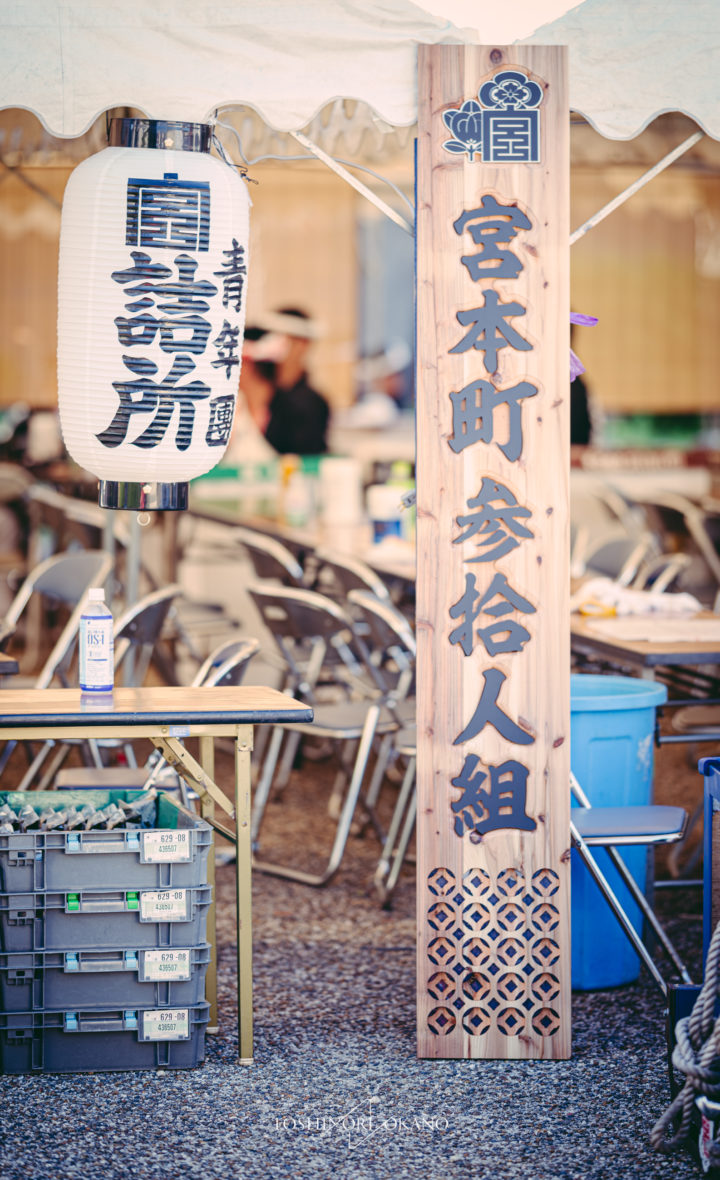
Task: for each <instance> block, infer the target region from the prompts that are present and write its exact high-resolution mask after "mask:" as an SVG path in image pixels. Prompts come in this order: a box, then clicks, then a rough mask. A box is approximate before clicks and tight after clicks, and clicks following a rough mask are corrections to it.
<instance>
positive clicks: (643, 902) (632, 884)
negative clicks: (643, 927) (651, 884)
mask: <svg viewBox="0 0 720 1180" xmlns="http://www.w3.org/2000/svg"><path fill="white" fill-rule="evenodd" d="M605 851H606V852H607V854H608V856H609V857H610V859H611V861H612V863H613V864H614V865H615V868H616V869H617V871H618V873H619V874H620V876H621V877H622V879H623V881H624V882H625V884H626V886H627V888H628V889H629V891H630V892H631V893H632V895H633V898H634V900H635V901H636V902H637V904H638V905H639V907H640V909H641V910H642V912H643V915H644V917H645V919H646V921H647V922H649V924H650V926H651V927H652V929H653V932H654V933H655V936H656V937H657V938H658V940H659V941H660V942H661V944H662V946H663V948H664V950H665V952H666V954H667V955H668V957H669V958H670V959H672V962H673V963H674V965H675V966H676V967H677V969H678V971H679V972H680V976H681V978H682V981H683V983H692V979H691V977H690V975H689V974H688V971H687V968H686V966H685V964H684V963H683V961H682V959H681V958H680V955H679V954H678V952H677V950H676V949H675V947H674V946H673V944H672V942H671V941H670V939H669V938H668V935H667V932H666V931H665V929H664V928H663V926H662V925H661V924H660V922H659V921H658V918H657V915H656V913H655V911H654V910H653V908H652V906H651V905H649V904H648V901H647V898H646V897H645V894H644V893H643V891H642V889H639V888H638V884H637V882H636V880H635V878H634V877H633V875H632V873H631V872H630V870H629V869H628V867H627V865H626V864H625V861H624V860H623V858H622V857H621V855H620V853H619V852H618V850H617V848H613V847H612V846H611V845H608V847H607V848H606V850H605ZM633 929H634V927H633Z"/></svg>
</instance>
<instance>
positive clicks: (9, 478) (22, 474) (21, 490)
mask: <svg viewBox="0 0 720 1180" xmlns="http://www.w3.org/2000/svg"><path fill="white" fill-rule="evenodd" d="M34 482H35V481H34V479H33V477H32V475H30V472H29V471H26V470H25V468H24V467H21V466H20V464H19V463H0V504H12V503H13V502H14V501H16V500H22V499H23V498H24V497H25V495H26V493H27V492H28V490H29V489H30V488H31V487H32V485H33V483H34Z"/></svg>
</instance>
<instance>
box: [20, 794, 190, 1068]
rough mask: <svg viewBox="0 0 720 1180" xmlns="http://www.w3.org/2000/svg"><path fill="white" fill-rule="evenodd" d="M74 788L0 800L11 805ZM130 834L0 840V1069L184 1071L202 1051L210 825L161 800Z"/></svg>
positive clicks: (109, 797)
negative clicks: (161, 1069)
mask: <svg viewBox="0 0 720 1180" xmlns="http://www.w3.org/2000/svg"><path fill="white" fill-rule="evenodd" d="M77 798H78V796H77V795H76V793H74V792H48V793H42V794H41V793H39V792H29V793H28V794H27V795H26V796H21V795H20V794H19V793H17V792H13V793H7V792H0V806H2V804H3V803H5V802H7V803H9V805H10V806H11V807H13V809H14V810H16V811H17V810H19V807H21V806H22V803H23V800H24V799H26V800H27V801H28V802H30V803H31V804H32V805H33V807H34V808H35V809H36V810H38V809H39V808H40V807H45V806H48V805H50V806H52V807H54V808H57V809H59V808H61V807H63V806H67V805H68V804H69V803H70V802H76V801H77ZM120 800H123V801H125V802H134V803H135V804H136V805H139V810H140V812H141V816H142V821H141V822H142V826H140V827H130V826H125V827H116V828H113V829H112V830H110V831H103V830H92V831H82V830H81V831H78V830H73V831H58V830H53V831H33V830H28V831H25V832H18V831H15V832H4V833H0V1073H7V1074H14V1073H26V1072H30V1071H38V1072H43V1073H54V1072H61V1073H73V1072H78V1071H84V1070H120V1069H151V1068H154V1067H158V1066H161V1067H163V1068H166V1069H187V1068H190V1067H192V1066H195V1065H197V1064H199V1062H201V1061H202V1060H203V1058H204V1053H205V1026H206V1024H207V1022H208V1016H209V1005H208V1004H207V1003H206V1002H205V973H206V970H207V965H208V963H209V961H210V947H209V945H208V943H207V942H206V940H205V927H206V920H207V913H208V909H209V906H210V902H211V887H210V886H209V884H208V876H207V859H208V851H209V849H210V845H211V841H212V831H211V829H210V827H209V825H208V824H207V823H206V822H205V821H204V820H201V819H199V818H197V817H196V816H194V815H192V814H191V813H190V812H187V811H185V810H183V809H182V808H181V807H179V806H178V805H177V804H176V803H175V802H174V801H173V799H172V798H171V797H168V796H165V795H163V794H162V793H159V794H157V795H156V794H155V792H148V793H146V794H143V793H142V792H139V791H96V792H82V795H81V805H82V804H86V803H87V802H91V803H93V804H94V806H95V807H101V806H106V805H107V804H108V803H118V802H119V801H120Z"/></svg>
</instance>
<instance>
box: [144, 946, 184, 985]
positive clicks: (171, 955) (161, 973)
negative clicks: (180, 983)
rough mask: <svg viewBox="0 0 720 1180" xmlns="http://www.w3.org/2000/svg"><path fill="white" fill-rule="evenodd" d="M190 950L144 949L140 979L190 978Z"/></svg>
mask: <svg viewBox="0 0 720 1180" xmlns="http://www.w3.org/2000/svg"><path fill="white" fill-rule="evenodd" d="M190 975H191V965H190V951H189V950H184V951H173V950H162V951H145V953H144V954H143V957H142V975H141V977H140V978H141V981H145V980H154V979H190Z"/></svg>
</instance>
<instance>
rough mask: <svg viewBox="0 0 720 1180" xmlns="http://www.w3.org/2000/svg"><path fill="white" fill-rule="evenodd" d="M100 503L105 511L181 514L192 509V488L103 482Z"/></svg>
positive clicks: (186, 486)
mask: <svg viewBox="0 0 720 1180" xmlns="http://www.w3.org/2000/svg"><path fill="white" fill-rule="evenodd" d="M98 504H99V505H100V507H101V508H125V509H127V510H128V511H130V512H143V511H144V512H181V511H182V510H183V509H185V508H187V506H188V485H187V484H186V483H125V482H124V481H122V480H112V479H101V480H100V486H99V489H98Z"/></svg>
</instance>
